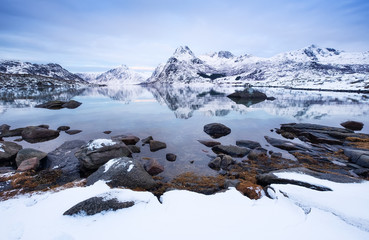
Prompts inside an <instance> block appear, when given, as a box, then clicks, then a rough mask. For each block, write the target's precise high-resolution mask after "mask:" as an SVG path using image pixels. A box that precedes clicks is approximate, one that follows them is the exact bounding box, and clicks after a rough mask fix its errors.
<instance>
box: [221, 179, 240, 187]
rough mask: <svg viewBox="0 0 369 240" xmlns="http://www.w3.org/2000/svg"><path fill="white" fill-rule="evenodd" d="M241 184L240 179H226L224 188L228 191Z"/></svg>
mask: <svg viewBox="0 0 369 240" xmlns="http://www.w3.org/2000/svg"><path fill="white" fill-rule="evenodd" d="M239 183H240V180H238V179H233V180H231V179H226V180H225V182H224V188H225V189H228V188H230V187H236V186H237V185H238V184H239Z"/></svg>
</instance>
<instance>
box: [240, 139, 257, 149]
mask: <svg viewBox="0 0 369 240" xmlns="http://www.w3.org/2000/svg"><path fill="white" fill-rule="evenodd" d="M236 145H237V146H239V147H247V148H250V149H254V148H258V147H261V145H260V143H258V142H255V141H251V140H237V141H236Z"/></svg>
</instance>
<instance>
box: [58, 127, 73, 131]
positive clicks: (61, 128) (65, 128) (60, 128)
mask: <svg viewBox="0 0 369 240" xmlns="http://www.w3.org/2000/svg"><path fill="white" fill-rule="evenodd" d="M69 129H70V127H69V126H60V127H58V128H57V129H56V130H58V131H67V130H69Z"/></svg>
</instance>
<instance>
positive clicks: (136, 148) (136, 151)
mask: <svg viewBox="0 0 369 240" xmlns="http://www.w3.org/2000/svg"><path fill="white" fill-rule="evenodd" d="M127 147H128V148H129V150H131V152H132V153H140V152H141V149H140V147H137V146H136V145H128V146H127Z"/></svg>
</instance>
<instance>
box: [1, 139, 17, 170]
mask: <svg viewBox="0 0 369 240" xmlns="http://www.w3.org/2000/svg"><path fill="white" fill-rule="evenodd" d="M21 149H22V146H21V145H19V144H16V143H13V142H7V141H4V142H0V166H6V165H15V161H14V160H15V157H16V156H17V153H18V152H19V151H20V150H21Z"/></svg>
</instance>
